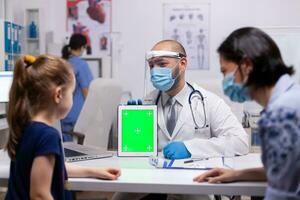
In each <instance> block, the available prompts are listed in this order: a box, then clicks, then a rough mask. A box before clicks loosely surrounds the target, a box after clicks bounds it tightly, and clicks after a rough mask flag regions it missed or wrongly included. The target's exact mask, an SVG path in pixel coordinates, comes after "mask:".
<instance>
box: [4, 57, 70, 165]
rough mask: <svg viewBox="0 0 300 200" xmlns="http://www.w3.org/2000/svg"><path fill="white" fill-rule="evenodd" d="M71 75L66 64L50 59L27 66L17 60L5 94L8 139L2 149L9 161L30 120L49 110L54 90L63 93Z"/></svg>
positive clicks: (13, 155)
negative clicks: (58, 87)
mask: <svg viewBox="0 0 300 200" xmlns="http://www.w3.org/2000/svg"><path fill="white" fill-rule="evenodd" d="M72 73H73V71H72V68H71V67H70V65H69V64H68V63H67V62H66V61H64V60H63V59H61V58H58V57H54V56H50V55H41V56H39V57H38V58H36V59H35V60H34V61H31V62H29V61H27V60H26V59H25V57H21V58H19V59H18V60H17V62H16V65H15V69H14V77H13V82H12V85H11V89H10V93H9V103H8V112H7V121H8V125H9V138H8V142H7V143H6V147H5V149H6V150H7V151H8V155H9V157H10V158H11V159H12V160H14V159H15V158H16V152H17V147H18V144H19V142H20V140H21V138H22V133H23V132H24V129H25V128H26V126H27V125H28V124H29V123H30V121H31V118H32V116H33V115H35V114H36V113H37V112H39V111H41V110H43V109H45V108H47V107H48V106H49V100H50V99H51V98H53V94H54V93H53V92H54V88H55V87H57V86H61V87H62V88H63V91H64V90H65V88H67V87H68V86H69V84H70V83H72V81H73V75H72Z"/></svg>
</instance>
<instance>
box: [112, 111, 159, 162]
mask: <svg viewBox="0 0 300 200" xmlns="http://www.w3.org/2000/svg"><path fill="white" fill-rule="evenodd" d="M145 109H150V110H153V116H154V123H153V130H154V137H153V138H154V145H153V146H154V147H153V149H154V151H153V152H123V151H122V110H145ZM157 143H158V141H157V106H156V105H138V106H135V105H119V106H118V156H120V157H122V156H127V157H149V156H157V145H158V144H157Z"/></svg>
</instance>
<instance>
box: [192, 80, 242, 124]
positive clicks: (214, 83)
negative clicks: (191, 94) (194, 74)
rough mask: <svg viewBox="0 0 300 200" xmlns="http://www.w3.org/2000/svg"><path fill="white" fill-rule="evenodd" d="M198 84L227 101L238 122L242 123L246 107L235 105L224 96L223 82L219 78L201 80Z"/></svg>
mask: <svg viewBox="0 0 300 200" xmlns="http://www.w3.org/2000/svg"><path fill="white" fill-rule="evenodd" d="M196 83H197V84H198V85H199V86H200V87H203V88H204V89H206V90H208V91H210V92H212V93H214V94H216V95H218V96H219V97H221V98H222V99H223V100H224V101H225V103H226V104H227V105H228V106H229V107H230V108H231V111H232V112H233V114H235V116H236V117H237V118H238V120H239V121H240V122H242V118H243V116H244V114H243V111H244V105H243V104H240V103H234V102H232V101H231V100H230V99H229V98H228V97H227V96H225V95H224V93H223V89H222V80H220V79H217V78H212V79H199V80H197V81H196Z"/></svg>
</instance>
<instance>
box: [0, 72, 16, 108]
mask: <svg viewBox="0 0 300 200" xmlns="http://www.w3.org/2000/svg"><path fill="white" fill-rule="evenodd" d="M12 80H13V72H12V71H0V103H6V102H8V99H9V90H10V87H11V84H12Z"/></svg>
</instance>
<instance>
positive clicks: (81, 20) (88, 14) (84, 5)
mask: <svg viewBox="0 0 300 200" xmlns="http://www.w3.org/2000/svg"><path fill="white" fill-rule="evenodd" d="M67 31H68V32H69V33H82V34H83V35H85V36H86V38H87V43H88V44H87V51H86V54H87V55H91V56H105V55H109V54H110V32H111V0H67Z"/></svg>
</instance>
